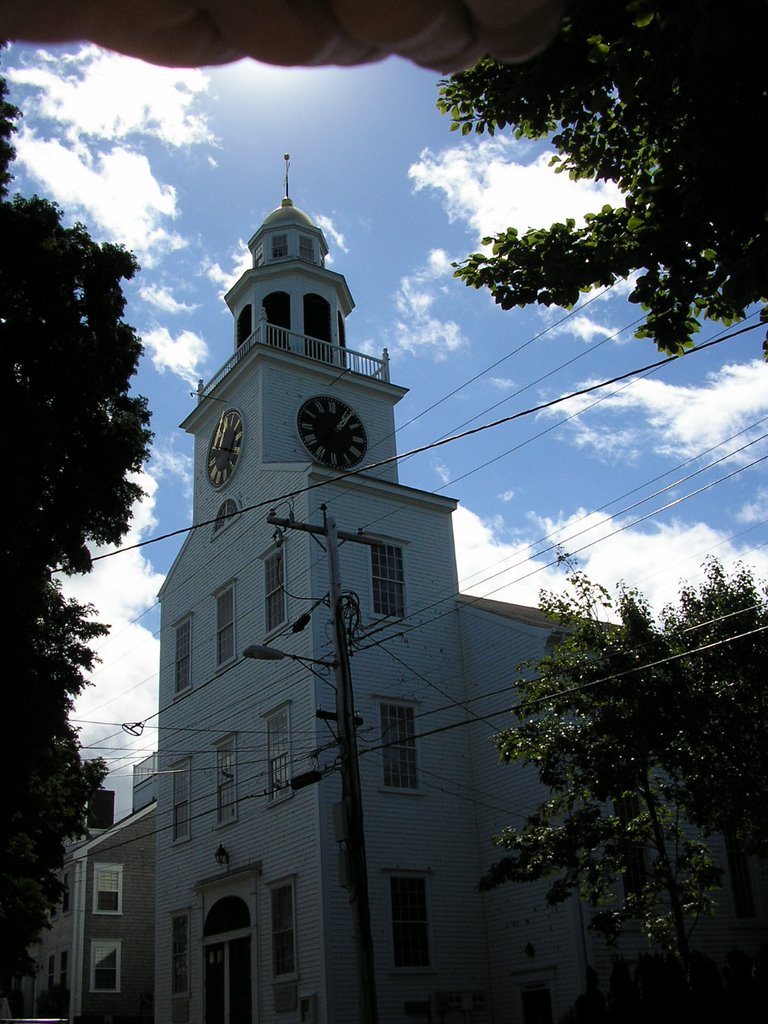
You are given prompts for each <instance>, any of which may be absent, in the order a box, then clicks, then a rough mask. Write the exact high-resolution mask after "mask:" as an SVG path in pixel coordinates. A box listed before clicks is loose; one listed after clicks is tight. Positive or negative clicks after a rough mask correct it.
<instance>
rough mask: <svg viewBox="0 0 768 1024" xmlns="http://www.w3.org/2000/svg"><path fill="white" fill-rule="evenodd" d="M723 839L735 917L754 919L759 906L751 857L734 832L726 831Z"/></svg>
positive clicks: (738, 919)
mask: <svg viewBox="0 0 768 1024" xmlns="http://www.w3.org/2000/svg"><path fill="white" fill-rule="evenodd" d="M723 840H724V842H725V857H726V861H727V862H728V880H729V883H730V890H731V905H732V906H733V914H734V917H735V918H736V920H737V921H754V920H755V919H756V918H757V916H758V907H757V892H756V887H755V884H754V880H753V878H752V865H751V864H750V857H749V855H748V854H746V853H745V852H744V848H743V846H742V845H741V843H739V841H738V839H737V838H736V836H735V835H734V834H733V832H731V831H726V832H724V833H723Z"/></svg>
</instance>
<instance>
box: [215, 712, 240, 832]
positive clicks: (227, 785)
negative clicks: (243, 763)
mask: <svg viewBox="0 0 768 1024" xmlns="http://www.w3.org/2000/svg"><path fill="white" fill-rule="evenodd" d="M215 751H216V824H217V825H228V824H229V823H230V822H232V821H237V734H236V733H234V732H232V733H230V734H229V735H228V736H225V737H224V738H223V739H221V740H219V742H218V743H217V744H216V745H215ZM225 776H226V778H225Z"/></svg>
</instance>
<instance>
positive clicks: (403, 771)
mask: <svg viewBox="0 0 768 1024" xmlns="http://www.w3.org/2000/svg"><path fill="white" fill-rule="evenodd" d="M379 710H380V713H381V744H382V756H383V758H384V785H385V786H394V787H396V788H397V789H416V788H417V786H418V779H417V776H416V739H415V737H414V732H413V708H411V707H408V706H407V705H405V704H382V705H381V706H380V708H379Z"/></svg>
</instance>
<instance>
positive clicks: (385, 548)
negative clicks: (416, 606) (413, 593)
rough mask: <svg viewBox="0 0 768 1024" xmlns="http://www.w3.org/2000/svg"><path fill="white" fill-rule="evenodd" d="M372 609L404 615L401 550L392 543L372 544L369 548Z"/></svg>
mask: <svg viewBox="0 0 768 1024" xmlns="http://www.w3.org/2000/svg"><path fill="white" fill-rule="evenodd" d="M371 580H372V583H373V610H374V612H375V614H376V615H391V616H394V617H396V618H402V616H403V615H405V588H404V583H403V551H402V548H399V547H396V546H395V545H394V544H374V545H373V546H372V548H371Z"/></svg>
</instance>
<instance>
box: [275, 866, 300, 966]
mask: <svg viewBox="0 0 768 1024" xmlns="http://www.w3.org/2000/svg"><path fill="white" fill-rule="evenodd" d="M271 902H272V974H273V976H274V977H275V978H279V977H283V976H285V975H289V974H295V972H296V924H295V919H294V906H293V903H294V901H293V882H292V881H291V882H286V883H283V884H282V885H276V886H275V887H274V888H273V889H272V898H271Z"/></svg>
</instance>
